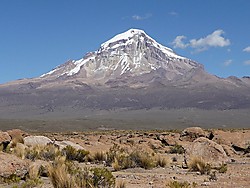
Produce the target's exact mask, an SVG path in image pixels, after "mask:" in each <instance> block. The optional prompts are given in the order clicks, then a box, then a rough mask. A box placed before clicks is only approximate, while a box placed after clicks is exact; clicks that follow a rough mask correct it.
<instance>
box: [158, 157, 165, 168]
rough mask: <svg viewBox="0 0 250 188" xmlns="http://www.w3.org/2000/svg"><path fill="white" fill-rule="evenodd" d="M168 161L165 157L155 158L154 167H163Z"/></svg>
mask: <svg viewBox="0 0 250 188" xmlns="http://www.w3.org/2000/svg"><path fill="white" fill-rule="evenodd" d="M167 163H168V161H167V159H166V158H165V157H161V156H157V158H156V166H160V167H165V166H166V165H167Z"/></svg>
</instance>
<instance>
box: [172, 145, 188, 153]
mask: <svg viewBox="0 0 250 188" xmlns="http://www.w3.org/2000/svg"><path fill="white" fill-rule="evenodd" d="M184 152H185V150H184V148H183V147H182V146H181V145H178V144H175V145H174V146H172V147H170V151H169V153H172V154H173V153H177V154H183V153H184Z"/></svg>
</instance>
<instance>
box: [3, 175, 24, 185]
mask: <svg viewBox="0 0 250 188" xmlns="http://www.w3.org/2000/svg"><path fill="white" fill-rule="evenodd" d="M20 180H21V178H20V177H19V176H17V175H16V174H11V175H9V176H8V177H1V176H0V182H3V183H18V182H19V181H20Z"/></svg>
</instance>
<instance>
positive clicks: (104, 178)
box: [49, 157, 115, 188]
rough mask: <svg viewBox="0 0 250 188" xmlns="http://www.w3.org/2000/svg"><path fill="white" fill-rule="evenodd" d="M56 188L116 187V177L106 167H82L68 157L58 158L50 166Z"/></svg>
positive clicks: (50, 174)
mask: <svg viewBox="0 0 250 188" xmlns="http://www.w3.org/2000/svg"><path fill="white" fill-rule="evenodd" d="M49 177H50V179H51V182H52V184H53V186H54V187H55V188H93V187H114V185H115V177H114V176H113V175H112V173H111V172H110V171H109V170H107V169H106V168H93V169H89V168H83V169H82V168H80V167H79V166H77V165H76V164H74V163H72V162H71V161H68V160H66V157H59V158H57V159H56V160H55V161H54V162H53V163H52V165H51V166H50V168H49Z"/></svg>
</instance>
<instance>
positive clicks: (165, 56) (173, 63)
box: [41, 29, 203, 85]
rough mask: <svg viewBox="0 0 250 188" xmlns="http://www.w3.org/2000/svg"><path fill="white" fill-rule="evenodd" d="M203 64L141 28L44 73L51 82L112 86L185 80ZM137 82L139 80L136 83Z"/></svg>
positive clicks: (125, 33) (121, 34)
mask: <svg viewBox="0 0 250 188" xmlns="http://www.w3.org/2000/svg"><path fill="white" fill-rule="evenodd" d="M200 68H202V69H203V67H202V65H200V64H199V63H196V62H194V61H192V60H190V59H187V58H185V57H181V56H179V55H177V54H176V53H174V51H173V50H172V49H170V48H168V47H165V46H163V45H161V44H159V43H158V42H156V41H155V40H154V39H153V38H151V37H150V36H149V35H147V34H146V33H145V32H144V31H143V30H140V29H129V30H127V31H125V32H124V33H120V34H118V35H116V36H114V37H113V38H111V39H109V40H108V41H107V42H104V43H103V44H102V45H101V47H100V48H99V49H98V50H97V51H94V52H91V53H88V54H86V55H85V56H84V57H83V58H82V59H80V60H77V61H69V62H67V63H65V64H63V65H62V66H59V67H57V68H56V69H54V70H52V71H50V72H49V73H47V74H43V75H42V76H41V77H42V78H44V77H45V78H48V79H57V78H64V79H76V78H77V79H81V80H82V81H83V82H85V83H89V84H92V83H98V84H106V83H110V80H112V81H114V80H117V79H118V80H120V81H121V82H124V80H127V79H128V78H130V79H131V80H137V78H139V77H140V79H142V77H143V76H145V77H146V79H142V80H144V81H142V80H140V81H138V82H145V83H146V82H150V81H152V80H155V78H157V79H162V80H169V81H171V80H174V79H178V80H179V79H182V77H185V76H186V75H190V74H192V72H193V71H194V70H196V69H200ZM135 82H137V81H135ZM128 85H129V83H128Z"/></svg>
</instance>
